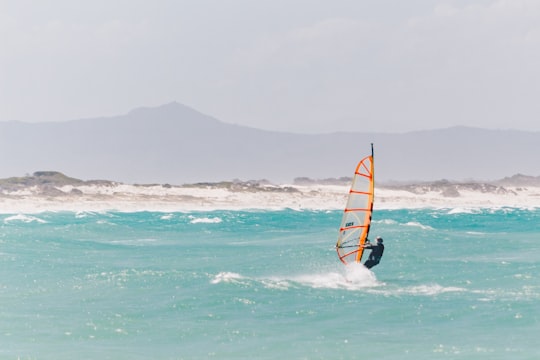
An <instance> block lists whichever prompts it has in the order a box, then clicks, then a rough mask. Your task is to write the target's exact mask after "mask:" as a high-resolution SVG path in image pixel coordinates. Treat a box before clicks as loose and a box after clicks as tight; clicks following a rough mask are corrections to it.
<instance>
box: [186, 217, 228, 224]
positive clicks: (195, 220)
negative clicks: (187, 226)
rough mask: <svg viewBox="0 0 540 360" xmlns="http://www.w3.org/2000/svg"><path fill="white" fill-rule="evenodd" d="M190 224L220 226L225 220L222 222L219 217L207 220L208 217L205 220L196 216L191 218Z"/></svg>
mask: <svg viewBox="0 0 540 360" xmlns="http://www.w3.org/2000/svg"><path fill="white" fill-rule="evenodd" d="M190 219H191V221H190V223H191V224H219V223H220V222H222V221H223V220H221V218H218V217H213V218H207V217H204V218H196V217H194V216H190Z"/></svg>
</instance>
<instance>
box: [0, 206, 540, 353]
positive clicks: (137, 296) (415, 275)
mask: <svg viewBox="0 0 540 360" xmlns="http://www.w3.org/2000/svg"><path fill="white" fill-rule="evenodd" d="M340 220H341V212H340V211H331V212H327V211H292V210H283V211H253V212H250V211H212V212H196V213H195V212H194V213H158V212H138V213H117V212H108V213H71V212H64V213H41V214H34V215H9V214H5V215H0V226H1V232H0V269H1V277H0V304H1V307H0V359H18V358H20V359H205V358H216V359H254V358H257V359H275V358H283V359H289V358H290V359H355V358H377V359H537V358H540V346H538V344H537V338H538V334H540V305H539V304H540V280H539V277H538V272H539V269H540V210H523V209H509V208H508V209H499V210H474V211H456V210H448V209H446V210H393V211H391V210H381V211H376V212H375V215H374V223H373V226H372V231H371V234H372V237H374V236H376V235H381V236H383V237H384V239H385V245H386V251H385V255H384V257H383V259H382V261H381V264H380V265H379V266H377V267H375V268H373V269H372V270H373V272H369V271H368V270H365V269H363V268H361V267H345V266H343V265H342V264H341V263H340V262H339V260H338V259H337V256H336V253H335V250H334V248H333V246H334V243H335V240H336V236H337V227H338V226H339V223H340Z"/></svg>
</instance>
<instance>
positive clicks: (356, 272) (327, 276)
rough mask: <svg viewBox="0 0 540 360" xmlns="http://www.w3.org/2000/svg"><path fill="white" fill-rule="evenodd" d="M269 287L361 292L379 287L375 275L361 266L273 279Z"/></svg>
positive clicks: (356, 265) (353, 265)
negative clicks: (307, 287) (299, 287)
mask: <svg viewBox="0 0 540 360" xmlns="http://www.w3.org/2000/svg"><path fill="white" fill-rule="evenodd" d="M270 280H271V281H270V282H267V283H266V285H267V286H268V287H276V288H287V287H288V286H291V284H292V283H295V284H300V285H303V286H309V287H313V288H323V289H347V290H359V289H363V288H368V287H374V286H379V285H381V283H379V282H378V281H377V278H376V277H375V274H374V273H373V272H372V271H370V270H368V269H367V268H366V267H364V266H363V265H361V264H351V265H348V266H346V267H343V271H327V272H319V273H318V272H316V273H310V274H300V275H291V276H286V277H272V278H271V279H270Z"/></svg>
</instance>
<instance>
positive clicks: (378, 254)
mask: <svg viewBox="0 0 540 360" xmlns="http://www.w3.org/2000/svg"><path fill="white" fill-rule="evenodd" d="M375 240H377V243H376V244H372V243H371V242H370V241H369V239H366V243H365V244H364V245H362V247H363V248H364V249H371V253H370V254H369V258H368V259H367V260H366V262H365V263H364V266H365V267H367V268H368V269H371V268H372V267H374V266H375V265H377V264H378V263H379V262H380V261H381V258H382V256H383V252H384V245H383V239H382V237H380V236H377V238H376V239H375Z"/></svg>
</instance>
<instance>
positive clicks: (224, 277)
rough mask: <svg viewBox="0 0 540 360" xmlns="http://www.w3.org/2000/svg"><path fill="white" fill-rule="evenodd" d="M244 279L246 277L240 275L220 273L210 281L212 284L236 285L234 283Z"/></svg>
mask: <svg viewBox="0 0 540 360" xmlns="http://www.w3.org/2000/svg"><path fill="white" fill-rule="evenodd" d="M242 279H244V277H243V276H242V275H240V274H237V273H233V272H227V271H226V272H220V273H219V274H217V275H216V276H214V278H213V279H212V281H210V282H211V283H212V284H219V283H221V282H225V283H231V282H232V283H234V282H236V283H237V282H240V280H242Z"/></svg>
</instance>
